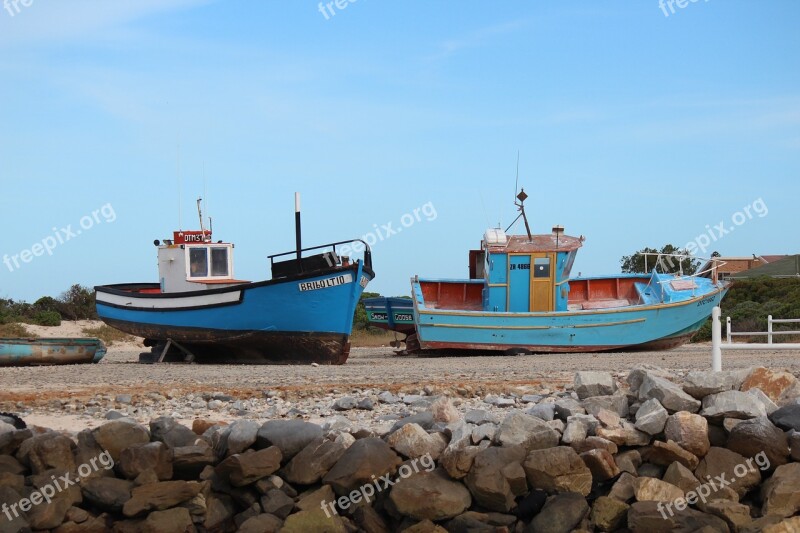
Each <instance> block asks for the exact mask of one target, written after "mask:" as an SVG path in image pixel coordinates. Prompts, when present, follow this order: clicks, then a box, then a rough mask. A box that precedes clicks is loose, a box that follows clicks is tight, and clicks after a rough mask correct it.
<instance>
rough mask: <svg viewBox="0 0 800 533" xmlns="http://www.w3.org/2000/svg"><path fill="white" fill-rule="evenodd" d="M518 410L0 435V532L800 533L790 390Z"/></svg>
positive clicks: (587, 390)
mask: <svg viewBox="0 0 800 533" xmlns="http://www.w3.org/2000/svg"><path fill="white" fill-rule="evenodd" d="M387 394H391V393H387ZM386 400H390V401H391V402H392V403H403V402H401V400H400V398H397V399H396V401H395V399H393V398H389V397H387V396H385V397H384V398H383V399H378V401H380V402H384V403H389V402H386ZM423 400H425V401H423ZM520 400H521V398H509V397H501V396H497V397H486V398H484V399H483V403H484V404H485V406H486V407H487V408H485V409H483V408H474V409H469V410H467V411H466V412H462V411H461V410H459V409H458V408H456V406H454V403H453V400H451V399H450V398H448V397H446V396H440V397H438V398H432V397H428V396H424V395H420V398H419V399H415V400H414V401H411V402H409V403H408V404H407V405H412V404H414V403H415V402H416V403H417V404H418V405H419V408H418V409H417V410H416V411H412V412H409V413H408V415H407V416H405V417H403V418H391V419H388V420H384V421H383V423H382V424H379V425H375V426H372V427H370V426H363V425H362V426H354V425H352V424H348V423H344V422H343V421H342V419H341V417H336V416H334V417H332V418H331V419H330V420H328V421H325V422H323V423H313V422H309V421H307V420H303V419H301V418H284V419H274V420H269V421H267V422H265V423H260V422H257V421H255V420H251V419H247V418H241V419H237V420H236V421H234V422H232V423H230V424H225V423H218V422H216V421H214V420H212V419H208V418H198V419H196V420H195V421H194V424H193V427H192V429H189V428H188V427H186V426H184V425H181V424H179V423H177V422H176V420H175V419H174V418H172V417H167V416H165V417H159V418H156V419H154V420H152V421H150V423H149V425H148V426H144V425H141V424H139V423H137V422H136V421H135V420H132V419H130V418H127V417H124V416H123V417H121V418H118V419H116V420H112V421H109V422H107V423H105V424H103V425H102V426H100V427H97V428H95V429H87V430H84V431H82V432H80V433H78V434H76V435H68V434H63V433H59V432H54V431H48V430H43V429H40V428H33V429H27V428H26V429H18V428H15V427H14V426H12V425H10V424H7V423H5V422H2V421H0V533H5V532H18V531H53V532H56V533H73V532H94V531H96V532H98V533H99V532H103V531H117V532H139V531H145V532H154V533H158V532H184V531H187V532H188V531H200V532H202V531H211V532H228V531H231V532H233V531H242V532H271V531H283V532H287V533H291V532H314V531H322V532H356V531H366V532H369V533H372V532H389V531H405V532H407V533H426V532H445V531H450V532H476V533H478V532H545V533H547V532H565V533H566V532H570V531H634V532H636V531H646V532H647V533H655V532H659V531H687V532H688V531H709V532H711V531H734V532H756V531H765V532H768V533H778V532H791V531H800V516H795V515H797V514H798V513H799V512H800V382H798V380H797V379H796V378H795V377H794V376H793V375H792V374H790V373H786V372H778V371H773V370H769V369H765V368H756V369H748V370H741V371H728V372H720V373H712V372H699V371H692V372H689V373H687V374H686V375H684V376H680V377H679V376H675V375H672V374H670V373H669V372H666V371H664V370H662V369H659V368H655V367H650V366H638V367H635V368H634V369H633V370H632V371H631V372H630V373H628V374H627V376H626V377H625V378H624V379H617V378H616V377H615V375H612V374H609V373H605V372H579V373H578V374H577V375H576V376H575V380H574V384H573V385H572V386H571V387H567V389H566V390H564V391H561V392H555V393H553V392H550V391H548V392H547V393H546V394H538V395H528V396H527V398H526V399H525V401H520ZM231 401H233V399H231ZM359 404H361V409H364V410H369V409H367V407H368V406H367V405H366V403H364V398H353V397H340V398H336V399H332V403H331V405H330V408H331V409H332V410H333V411H340V410H341V411H344V412H346V411H349V410H352V409H357V408H359ZM98 458H101V459H102V460H101V461H100V462H99V463H98ZM106 459H107V460H108V461H107V462H105V460H106ZM112 461H113V466H112ZM87 465H91V466H92V468H89V467H88V466H87ZM105 466H108V468H105ZM67 479H70V480H73V481H75V483H69V482H66V481H64V480H67ZM58 480H62V481H61V483H60V485H59V490H57V491H55V490H52V488H51V489H49V492H51V493H54V494H49V493H48V488H47V487H52V486H53V485H54V483H56V482H57V481H58ZM61 485H63V486H61ZM37 494H38V495H39V496H38V498H39V504H36V498H37ZM43 494H44V495H48V494H49V497H48V498H47V499H48V500H49V502H47V501H45V502H42V501H41V497H42V495H43ZM23 501H27V505H24V506H21V505H20V502H23ZM31 502H32V503H31Z"/></svg>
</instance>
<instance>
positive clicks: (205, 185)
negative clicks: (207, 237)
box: [203, 161, 211, 225]
mask: <svg viewBox="0 0 800 533" xmlns="http://www.w3.org/2000/svg"><path fill="white" fill-rule="evenodd" d="M203 200H205V202H206V213H211V210H210V209H209V208H208V180H207V179H206V162H205V161H203ZM208 221H209V222H208V223H209V225H211V217H209V218H208Z"/></svg>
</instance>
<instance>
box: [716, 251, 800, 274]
mask: <svg viewBox="0 0 800 533" xmlns="http://www.w3.org/2000/svg"><path fill="white" fill-rule="evenodd" d="M761 276H767V277H771V278H794V277H798V278H800V254H796V255H787V256H783V259H779V260H777V261H774V262H771V263H768V264H766V265H761V266H758V267H755V268H751V269H750V270H745V271H743V272H738V273H736V274H732V275H731V276H729V279H752V278H758V277H761Z"/></svg>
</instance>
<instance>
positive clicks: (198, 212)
mask: <svg viewBox="0 0 800 533" xmlns="http://www.w3.org/2000/svg"><path fill="white" fill-rule="evenodd" d="M202 203H203V199H202V198H198V199H197V216H198V217H199V218H200V232H201V233H202V235H203V240H204V241H205V238H206V228H205V227H204V226H203V208H202V207H201V205H200V204H202Z"/></svg>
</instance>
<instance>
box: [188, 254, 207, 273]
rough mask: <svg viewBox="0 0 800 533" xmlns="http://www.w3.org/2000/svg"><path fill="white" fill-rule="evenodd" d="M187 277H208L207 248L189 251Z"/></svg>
mask: <svg viewBox="0 0 800 533" xmlns="http://www.w3.org/2000/svg"><path fill="white" fill-rule="evenodd" d="M189 276H191V277H193V278H207V277H208V248H190V249H189Z"/></svg>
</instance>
